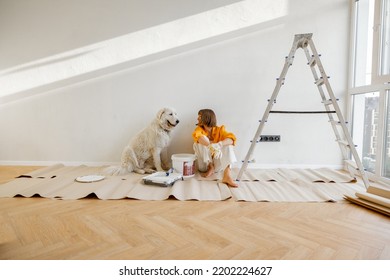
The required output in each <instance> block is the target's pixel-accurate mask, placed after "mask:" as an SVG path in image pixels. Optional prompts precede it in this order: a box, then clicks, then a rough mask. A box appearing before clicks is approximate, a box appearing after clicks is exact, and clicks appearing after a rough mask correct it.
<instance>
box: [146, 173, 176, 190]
mask: <svg viewBox="0 0 390 280" xmlns="http://www.w3.org/2000/svg"><path fill="white" fill-rule="evenodd" d="M142 180H143V182H144V184H146V185H155V186H160V187H169V186H173V184H174V183H175V182H176V181H178V180H183V175H182V174H180V173H170V172H155V173H153V174H150V175H148V176H145V177H143V178H142Z"/></svg>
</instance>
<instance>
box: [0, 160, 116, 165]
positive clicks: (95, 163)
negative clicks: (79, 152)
mask: <svg viewBox="0 0 390 280" xmlns="http://www.w3.org/2000/svg"><path fill="white" fill-rule="evenodd" d="M54 164H63V165H65V166H80V165H86V166H106V165H120V162H81V161H1V160H0V166H1V165H3V166H4V165H9V166H50V165H54Z"/></svg>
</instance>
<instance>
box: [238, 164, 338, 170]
mask: <svg viewBox="0 0 390 280" xmlns="http://www.w3.org/2000/svg"><path fill="white" fill-rule="evenodd" d="M241 166H242V163H237V164H234V165H233V167H236V168H240V167H241ZM247 168H248V169H276V168H289V169H293V168H296V169H317V168H329V169H335V170H339V169H344V168H343V165H342V164H339V165H337V164H333V165H330V164H328V165H321V164H266V163H250V164H248V167H247Z"/></svg>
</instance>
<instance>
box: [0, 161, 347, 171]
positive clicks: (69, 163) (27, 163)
mask: <svg viewBox="0 0 390 280" xmlns="http://www.w3.org/2000/svg"><path fill="white" fill-rule="evenodd" d="M54 164H63V165H65V166H79V165H86V166H108V165H120V162H81V161H1V160H0V166H1V165H3V166H4V165H9V166H50V165H54ZM241 166H242V163H236V164H234V165H233V168H241ZM276 168H290V169H292V168H296V169H316V168H330V169H336V170H337V169H343V165H341V164H340V165H336V164H335V165H320V164H260V163H250V164H248V169H276Z"/></svg>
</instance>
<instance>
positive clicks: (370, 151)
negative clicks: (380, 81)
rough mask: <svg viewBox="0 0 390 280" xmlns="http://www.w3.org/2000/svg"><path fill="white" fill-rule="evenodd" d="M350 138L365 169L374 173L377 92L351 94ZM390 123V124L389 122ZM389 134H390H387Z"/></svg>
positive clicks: (376, 136)
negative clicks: (351, 125)
mask: <svg viewBox="0 0 390 280" xmlns="http://www.w3.org/2000/svg"><path fill="white" fill-rule="evenodd" d="M353 109H354V110H353V122H354V126H353V132H352V138H353V140H354V144H355V145H357V148H356V150H357V152H358V154H359V156H360V158H361V160H362V163H363V166H364V167H365V168H366V169H367V171H370V172H373V173H375V169H376V155H377V147H378V145H377V143H378V125H379V93H378V92H370V93H363V94H355V95H354V96H353ZM389 125H390V124H389ZM389 136H390V135H389Z"/></svg>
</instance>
